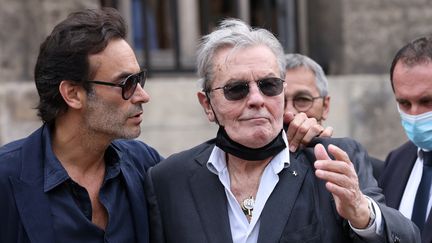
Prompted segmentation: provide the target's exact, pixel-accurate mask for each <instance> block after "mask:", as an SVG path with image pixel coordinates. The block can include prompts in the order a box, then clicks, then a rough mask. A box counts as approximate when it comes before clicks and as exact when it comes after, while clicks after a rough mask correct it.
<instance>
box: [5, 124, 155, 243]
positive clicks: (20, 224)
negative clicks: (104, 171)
mask: <svg viewBox="0 0 432 243" xmlns="http://www.w3.org/2000/svg"><path fill="white" fill-rule="evenodd" d="M44 129H48V128H47V126H46V125H43V126H42V127H41V128H39V129H38V130H36V131H35V132H34V133H33V134H31V135H30V136H29V137H27V138H25V139H22V140H18V141H15V142H12V143H10V144H7V145H5V146H3V147H2V148H0V220H1V221H2V223H1V224H0V242H32V243H50V242H54V230H53V225H52V218H51V210H50V204H49V200H48V196H47V195H46V194H45V193H44V190H43V183H44V171H43V164H44V161H43V159H42V158H43V157H44V155H43V153H44V148H42V144H43V143H42V141H41V139H42V137H43V136H42V133H43V131H44ZM112 146H113V147H114V148H115V149H116V150H117V151H118V153H119V155H120V168H121V171H122V173H123V175H124V178H125V183H126V187H127V194H128V198H129V201H130V206H131V210H132V212H131V214H132V215H133V222H134V226H135V233H136V239H137V242H149V240H148V221H147V217H148V216H147V208H146V203H145V195H144V186H143V183H144V179H145V177H146V170H147V169H148V168H149V167H150V166H153V165H155V164H156V163H158V162H159V161H160V160H161V156H160V155H159V154H158V153H157V152H156V151H155V150H154V149H153V148H151V147H149V146H147V145H145V144H144V143H142V142H139V141H134V140H117V141H114V142H113V143H112Z"/></svg>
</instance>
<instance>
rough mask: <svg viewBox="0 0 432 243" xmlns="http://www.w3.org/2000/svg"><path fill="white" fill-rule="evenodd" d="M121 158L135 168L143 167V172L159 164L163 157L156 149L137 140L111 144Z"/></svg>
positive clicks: (117, 141) (120, 140)
mask: <svg viewBox="0 0 432 243" xmlns="http://www.w3.org/2000/svg"><path fill="white" fill-rule="evenodd" d="M112 145H113V146H114V148H115V149H117V150H118V151H119V152H120V153H121V155H122V156H125V157H123V158H127V161H130V162H132V163H133V164H135V166H143V167H144V169H145V170H147V169H148V168H150V167H152V166H154V165H156V164H157V163H159V162H160V161H161V160H162V159H163V157H162V156H161V155H160V154H159V153H158V152H157V151H156V149H154V148H152V147H151V146H149V145H147V144H145V143H144V142H141V141H138V140H126V139H119V140H115V141H113V142H112Z"/></svg>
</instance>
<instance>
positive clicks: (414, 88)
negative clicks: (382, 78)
mask: <svg viewBox="0 0 432 243" xmlns="http://www.w3.org/2000/svg"><path fill="white" fill-rule="evenodd" d="M393 87H394V92H395V96H396V101H397V103H398V105H399V108H400V109H401V110H402V111H403V112H405V113H407V114H410V115H419V114H422V113H425V112H429V111H432V63H431V62H428V63H423V64H418V65H414V66H412V67H410V66H407V65H405V64H403V63H401V62H400V61H399V62H398V63H397V64H396V66H395V69H394V71H393Z"/></svg>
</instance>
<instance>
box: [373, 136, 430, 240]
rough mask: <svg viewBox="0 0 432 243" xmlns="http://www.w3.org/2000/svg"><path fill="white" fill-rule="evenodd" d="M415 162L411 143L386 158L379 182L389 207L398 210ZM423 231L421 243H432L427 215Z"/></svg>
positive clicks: (414, 150) (415, 151)
mask: <svg viewBox="0 0 432 243" xmlns="http://www.w3.org/2000/svg"><path fill="white" fill-rule="evenodd" d="M416 160H417V146H415V145H414V144H413V143H412V142H411V141H408V142H406V143H405V144H403V145H402V146H400V147H399V148H397V149H395V150H393V151H392V152H390V154H389V155H388V156H387V158H386V161H385V165H384V170H383V172H382V174H381V177H380V180H379V186H380V187H381V188H382V189H383V194H384V195H385V198H386V203H387V205H388V206H389V207H392V208H395V209H399V205H400V202H401V200H402V195H403V193H404V191H405V186H406V184H407V182H408V179H409V176H410V174H411V170H412V168H413V166H414V164H415V162H416ZM424 228H425V230H424V231H423V232H422V242H423V243H426V242H427V243H430V242H432V216H431V214H429V217H428V220H427V221H426V225H425V227H424Z"/></svg>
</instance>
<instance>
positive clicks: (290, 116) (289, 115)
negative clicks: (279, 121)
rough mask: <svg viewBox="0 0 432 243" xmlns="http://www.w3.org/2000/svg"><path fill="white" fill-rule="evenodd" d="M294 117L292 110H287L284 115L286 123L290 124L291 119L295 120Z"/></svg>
mask: <svg viewBox="0 0 432 243" xmlns="http://www.w3.org/2000/svg"><path fill="white" fill-rule="evenodd" d="M294 117H295V115H294V113H292V112H291V111H286V112H285V113H284V117H283V119H284V124H290V123H291V121H292V120H294Z"/></svg>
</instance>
